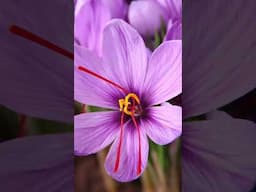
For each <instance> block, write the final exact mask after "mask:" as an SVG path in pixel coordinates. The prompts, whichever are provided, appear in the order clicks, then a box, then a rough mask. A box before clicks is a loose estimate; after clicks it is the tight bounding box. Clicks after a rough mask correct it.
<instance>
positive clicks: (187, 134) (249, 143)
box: [182, 112, 256, 192]
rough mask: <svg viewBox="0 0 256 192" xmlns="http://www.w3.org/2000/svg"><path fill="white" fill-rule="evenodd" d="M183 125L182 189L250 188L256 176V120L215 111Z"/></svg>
mask: <svg viewBox="0 0 256 192" xmlns="http://www.w3.org/2000/svg"><path fill="white" fill-rule="evenodd" d="M183 126H184V131H183V135H182V189H183V191H184V192H198V191H232V192H242V191H250V189H252V188H253V185H254V184H255V178H256V155H255V153H254V151H255V145H256V140H255V135H256V124H255V123H253V122H250V121H247V120H242V119H234V118H232V117H230V116H229V115H227V114H226V113H224V112H214V115H213V116H212V117H210V118H209V119H208V120H205V121H196V122H188V123H184V125H183ZM210 186H211V189H210V190H209V187H210Z"/></svg>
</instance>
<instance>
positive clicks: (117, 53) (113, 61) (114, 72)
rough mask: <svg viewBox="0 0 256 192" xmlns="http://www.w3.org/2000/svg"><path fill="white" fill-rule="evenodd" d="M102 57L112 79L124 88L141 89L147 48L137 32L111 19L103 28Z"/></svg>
mask: <svg viewBox="0 0 256 192" xmlns="http://www.w3.org/2000/svg"><path fill="white" fill-rule="evenodd" d="M103 59H104V63H105V64H106V65H107V66H108V70H110V69H111V71H109V73H111V77H112V79H113V80H114V81H115V82H116V83H119V84H120V85H121V86H123V87H124V88H126V89H130V90H131V89H132V90H141V87H142V84H143V82H144V79H145V73H146V69H147V50H146V47H145V44H144V41H143V39H142V38H141V37H140V35H139V34H138V32H137V31H136V30H135V29H133V28H132V27H131V26H130V25H129V24H127V23H126V22H124V21H122V20H119V19H113V20H112V21H111V22H110V23H109V24H108V25H107V26H106V28H105V30H104V37H103Z"/></svg>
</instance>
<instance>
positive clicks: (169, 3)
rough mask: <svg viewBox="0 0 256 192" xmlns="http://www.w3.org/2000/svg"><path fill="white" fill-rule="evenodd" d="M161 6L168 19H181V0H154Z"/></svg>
mask: <svg viewBox="0 0 256 192" xmlns="http://www.w3.org/2000/svg"><path fill="white" fill-rule="evenodd" d="M155 1H157V2H158V3H159V4H160V5H161V6H162V7H163V8H164V12H165V14H166V15H167V17H168V19H172V20H181V17H182V0H155Z"/></svg>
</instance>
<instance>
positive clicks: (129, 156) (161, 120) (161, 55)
mask: <svg viewBox="0 0 256 192" xmlns="http://www.w3.org/2000/svg"><path fill="white" fill-rule="evenodd" d="M181 51H182V50H181V41H166V42H164V43H163V44H162V45H161V46H159V47H158V48H157V49H156V50H155V51H154V52H153V53H152V55H151V57H150V58H149V59H148V54H147V50H146V47H145V45H144V42H143V39H142V38H141V37H140V35H139V34H138V32H137V31H136V30H135V29H133V28H132V27H131V26H130V25H129V24H127V23H125V22H124V21H122V20H118V19H114V20H112V21H111V22H109V23H108V25H107V26H106V28H105V30H104V33H103V57H102V59H100V58H98V57H96V56H95V55H92V54H90V52H88V51H87V50H86V49H84V48H83V47H81V46H78V45H75V100H77V101H79V102H80V103H84V104H88V105H93V106H98V107H102V108H108V109H110V110H109V111H104V112H92V113H84V114H79V115H76V116H75V131H74V132H75V133H74V137H75V153H76V155H89V154H92V153H96V152H98V151H100V150H101V149H103V148H105V147H106V146H108V145H110V144H111V143H112V142H113V144H112V146H111V148H110V151H109V153H108V155H107V158H106V162H105V168H106V171H107V173H108V174H109V175H111V176H112V177H113V178H114V179H116V180H118V181H122V182H126V181H130V180H134V179H136V178H138V177H139V176H140V175H141V174H142V172H143V170H144V169H145V167H146V164H147V160H148V151H149V144H148V137H149V138H150V139H151V140H152V141H153V142H155V143H157V144H160V145H165V144H168V143H170V142H172V141H173V140H174V139H176V138H177V137H178V136H179V135H180V134H181V124H182V122H181V107H179V106H174V105H171V104H169V103H166V102H165V101H167V100H169V99H171V98H173V97H175V96H177V95H179V94H180V93H181ZM159 104H161V105H159Z"/></svg>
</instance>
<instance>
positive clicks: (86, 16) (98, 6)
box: [74, 0, 128, 56]
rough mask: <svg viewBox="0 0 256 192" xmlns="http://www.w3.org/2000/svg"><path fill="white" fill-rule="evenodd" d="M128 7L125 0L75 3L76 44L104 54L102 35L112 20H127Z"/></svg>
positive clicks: (85, 0) (81, 1) (90, 0)
mask: <svg viewBox="0 0 256 192" xmlns="http://www.w3.org/2000/svg"><path fill="white" fill-rule="evenodd" d="M127 9H128V5H127V3H126V2H125V1H124V0H118V1H109V0H78V1H76V2H75V22H74V23H75V25H74V26H75V27H74V33H75V43H77V44H78V45H81V46H84V47H86V48H88V49H89V50H91V51H93V52H96V54H97V55H99V56H101V54H102V33H103V28H104V26H105V25H106V23H107V22H108V21H109V20H110V19H112V18H122V19H125V18H126V15H127Z"/></svg>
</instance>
